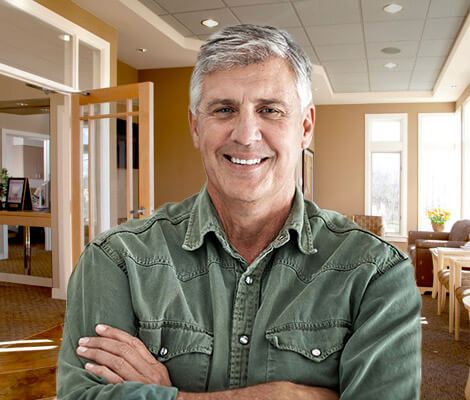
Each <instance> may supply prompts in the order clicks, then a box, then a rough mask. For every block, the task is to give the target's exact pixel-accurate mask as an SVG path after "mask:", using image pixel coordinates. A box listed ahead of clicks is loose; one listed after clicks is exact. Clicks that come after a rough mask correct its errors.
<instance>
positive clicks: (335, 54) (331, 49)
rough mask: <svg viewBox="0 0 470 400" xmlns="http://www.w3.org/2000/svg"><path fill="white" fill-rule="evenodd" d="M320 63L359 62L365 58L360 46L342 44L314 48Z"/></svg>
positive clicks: (362, 47) (362, 48)
mask: <svg viewBox="0 0 470 400" xmlns="http://www.w3.org/2000/svg"><path fill="white" fill-rule="evenodd" d="M315 50H316V52H317V54H318V57H320V61H321V62H324V61H334V60H360V59H364V58H365V52H364V46H363V45H362V44H344V45H334V46H315Z"/></svg>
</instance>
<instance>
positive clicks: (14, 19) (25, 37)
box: [0, 0, 72, 86]
mask: <svg viewBox="0 0 470 400" xmlns="http://www.w3.org/2000/svg"><path fill="white" fill-rule="evenodd" d="M71 39H72V38H71V35H69V34H68V33H67V32H63V31H61V30H58V29H56V28H54V27H53V26H51V25H48V24H46V23H44V22H42V21H40V20H39V19H38V18H35V17H33V16H31V15H30V14H27V13H25V12H23V11H21V10H19V9H17V8H16V7H13V6H12V5H11V4H9V3H8V2H7V1H5V0H0V63H2V64H6V65H9V66H11V67H14V68H18V69H20V70H22V71H26V72H30V73H32V74H35V75H38V76H41V77H44V78H47V79H50V80H52V81H55V82H59V83H62V84H66V85H69V86H70V85H71V84H72V81H71V76H70V72H69V71H68V70H69V69H70V65H72V40H71ZM25 49H28V51H25Z"/></svg>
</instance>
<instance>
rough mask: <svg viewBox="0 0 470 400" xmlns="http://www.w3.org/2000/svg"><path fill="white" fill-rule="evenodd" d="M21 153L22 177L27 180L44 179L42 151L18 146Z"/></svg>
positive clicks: (38, 148) (35, 147)
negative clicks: (20, 148)
mask: <svg viewBox="0 0 470 400" xmlns="http://www.w3.org/2000/svg"><path fill="white" fill-rule="evenodd" d="M19 147H22V152H23V175H22V176H25V177H27V178H29V179H43V178H44V151H43V148H42V147H37V146H19Z"/></svg>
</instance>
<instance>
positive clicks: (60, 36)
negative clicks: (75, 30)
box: [59, 34, 70, 42]
mask: <svg viewBox="0 0 470 400" xmlns="http://www.w3.org/2000/svg"><path fill="white" fill-rule="evenodd" d="M59 39H60V40H63V41H64V42H70V35H67V34H63V35H59Z"/></svg>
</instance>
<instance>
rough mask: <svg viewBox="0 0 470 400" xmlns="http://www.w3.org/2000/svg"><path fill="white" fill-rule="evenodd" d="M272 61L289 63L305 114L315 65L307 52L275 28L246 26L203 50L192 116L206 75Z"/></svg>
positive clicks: (193, 82)
mask: <svg viewBox="0 0 470 400" xmlns="http://www.w3.org/2000/svg"><path fill="white" fill-rule="evenodd" d="M271 57H279V58H282V59H284V60H286V61H287V63H288V65H289V66H290V68H291V69H292V72H293V73H294V75H295V79H296V86H297V94H298V96H299V99H300V105H301V109H302V110H304V109H305V108H306V107H307V106H308V105H309V104H310V103H311V101H312V87H311V85H312V81H311V78H310V74H311V72H312V63H311V62H310V59H309V58H308V56H307V55H306V54H305V52H304V50H303V49H302V48H301V47H300V46H299V45H298V44H297V43H296V42H295V41H294V40H293V39H292V37H291V36H290V35H289V33H287V32H285V31H283V30H280V29H277V28H273V27H272V26H257V25H250V24H243V25H235V26H229V27H226V28H223V29H221V30H220V31H218V32H216V33H214V34H213V35H212V36H211V37H210V38H209V39H208V41H207V42H206V43H205V44H204V45H203V46H201V49H200V52H199V54H198V57H197V61H196V65H195V66H194V70H193V74H192V76H191V85H190V92H189V98H190V109H191V112H192V113H193V114H195V113H196V111H197V107H198V106H199V102H200V100H201V86H202V79H203V77H204V75H206V74H209V73H211V72H215V71H222V70H228V69H230V68H233V67H236V66H246V65H251V64H256V63H261V62H264V61H266V60H268V59H269V58H271Z"/></svg>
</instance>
